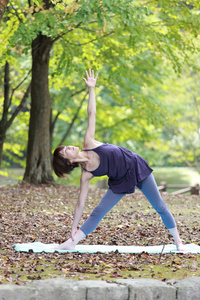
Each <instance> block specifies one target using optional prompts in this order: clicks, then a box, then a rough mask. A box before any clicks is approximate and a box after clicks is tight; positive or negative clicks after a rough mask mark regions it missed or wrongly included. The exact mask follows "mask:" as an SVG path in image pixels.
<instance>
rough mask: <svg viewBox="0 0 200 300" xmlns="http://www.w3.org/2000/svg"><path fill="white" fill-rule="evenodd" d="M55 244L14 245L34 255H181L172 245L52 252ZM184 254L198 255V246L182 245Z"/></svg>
mask: <svg viewBox="0 0 200 300" xmlns="http://www.w3.org/2000/svg"><path fill="white" fill-rule="evenodd" d="M56 245H57V244H43V243H40V242H34V243H26V244H15V245H13V246H14V247H15V250H16V251H21V252H29V251H30V250H32V251H33V252H34V253H40V252H43V251H44V252H46V253H53V252H55V251H58V252H59V253H67V252H79V253H85V252H87V253H97V252H101V253H106V252H112V251H116V250H117V251H118V252H119V253H141V252H143V251H144V252H147V253H161V252H163V253H181V251H177V250H176V246H175V245H173V244H168V245H165V246H164V249H163V245H159V246H114V245H113V246H112V245H77V246H76V247H75V250H54V249H52V247H54V246H56ZM184 253H200V246H198V245H196V244H187V245H184Z"/></svg>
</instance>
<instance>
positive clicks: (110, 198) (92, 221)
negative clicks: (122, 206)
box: [80, 189, 126, 235]
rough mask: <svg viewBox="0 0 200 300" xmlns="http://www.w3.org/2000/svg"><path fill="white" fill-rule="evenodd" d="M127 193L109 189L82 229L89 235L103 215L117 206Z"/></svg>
mask: <svg viewBox="0 0 200 300" xmlns="http://www.w3.org/2000/svg"><path fill="white" fill-rule="evenodd" d="M125 195H126V194H115V193H113V192H112V190H111V189H109V190H108V191H107V192H106V193H105V195H104V196H103V198H102V199H101V201H100V202H99V204H98V205H97V206H96V207H95V209H94V210H93V212H92V213H91V215H90V216H89V218H88V219H87V220H86V221H85V223H84V224H83V225H82V226H81V228H80V230H81V231H82V232H83V233H84V234H85V235H88V234H89V233H91V232H92V231H94V230H95V228H96V227H97V226H98V224H99V222H100V221H101V220H102V219H103V217H104V216H105V215H106V214H107V213H108V212H109V211H110V210H111V208H113V206H115V205H116V204H117V203H118V202H119V201H120V200H121V199H122V197H124V196H125Z"/></svg>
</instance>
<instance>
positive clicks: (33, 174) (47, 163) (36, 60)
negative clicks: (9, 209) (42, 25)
mask: <svg viewBox="0 0 200 300" xmlns="http://www.w3.org/2000/svg"><path fill="white" fill-rule="evenodd" d="M52 44H53V42H52V40H51V38H49V37H46V36H43V35H41V34H40V35H38V36H37V38H36V39H35V40H34V41H33V42H32V82H31V112H30V123H29V137H28V149H27V160H26V170H25V174H24V181H25V182H29V183H33V184H40V183H52V182H53V176H52V168H51V145H50V118H51V99H50V94H49V85H48V71H49V57H50V49H51V46H52Z"/></svg>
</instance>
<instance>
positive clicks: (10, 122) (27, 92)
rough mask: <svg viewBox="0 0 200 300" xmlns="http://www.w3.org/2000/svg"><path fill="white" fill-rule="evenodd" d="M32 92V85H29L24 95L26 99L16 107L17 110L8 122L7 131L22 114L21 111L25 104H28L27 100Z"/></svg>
mask: <svg viewBox="0 0 200 300" xmlns="http://www.w3.org/2000/svg"><path fill="white" fill-rule="evenodd" d="M30 90H31V83H29V85H28V88H27V90H26V92H25V93H24V97H23V98H22V100H21V102H20V104H19V105H18V106H17V107H16V109H15V111H14V112H13V114H12V116H11V117H10V119H9V120H8V122H7V124H6V129H7V128H9V127H10V125H11V124H12V122H13V120H14V119H15V118H16V116H17V115H18V113H19V112H20V110H21V109H22V108H23V106H24V104H25V103H26V99H27V98H28V96H29V93H30Z"/></svg>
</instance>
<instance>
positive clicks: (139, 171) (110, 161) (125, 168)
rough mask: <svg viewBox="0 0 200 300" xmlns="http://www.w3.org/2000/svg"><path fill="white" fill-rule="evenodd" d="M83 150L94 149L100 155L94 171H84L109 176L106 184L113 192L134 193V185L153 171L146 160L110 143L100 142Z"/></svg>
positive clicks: (138, 183)
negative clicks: (96, 145) (92, 147)
mask: <svg viewBox="0 0 200 300" xmlns="http://www.w3.org/2000/svg"><path fill="white" fill-rule="evenodd" d="M83 151H94V152H96V153H97V154H98V155H99V157H100V164H99V166H98V168H97V169H96V170H94V171H88V170H86V169H84V168H83V169H84V170H86V171H88V172H90V173H92V174H93V175H94V176H104V175H107V176H108V177H109V180H108V185H109V187H110V188H111V190H112V191H113V192H114V193H117V194H120V193H126V194H130V193H134V191H135V186H136V185H138V186H139V187H140V184H141V182H142V180H144V179H145V178H147V177H148V176H149V175H150V173H151V172H152V171H153V170H152V169H151V168H150V167H149V165H148V163H147V162H146V160H144V159H143V158H142V157H140V156H139V155H137V154H135V153H133V152H131V151H130V150H128V149H125V148H122V147H118V146H115V145H112V144H107V143H106V144H101V145H100V146H98V147H96V148H94V149H85V148H84V149H83Z"/></svg>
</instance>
